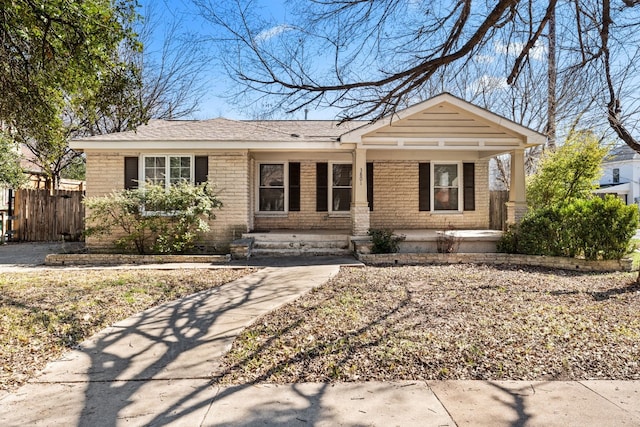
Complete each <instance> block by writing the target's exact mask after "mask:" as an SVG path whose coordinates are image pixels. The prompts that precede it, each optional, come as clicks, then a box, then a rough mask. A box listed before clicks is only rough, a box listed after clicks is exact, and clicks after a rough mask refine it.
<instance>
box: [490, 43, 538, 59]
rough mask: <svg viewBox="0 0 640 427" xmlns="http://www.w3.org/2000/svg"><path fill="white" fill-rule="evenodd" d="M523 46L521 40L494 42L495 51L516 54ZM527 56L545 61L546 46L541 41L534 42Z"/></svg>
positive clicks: (518, 53)
mask: <svg viewBox="0 0 640 427" xmlns="http://www.w3.org/2000/svg"><path fill="white" fill-rule="evenodd" d="M524 46H525V44H524V43H523V42H511V43H509V44H505V43H500V42H496V43H495V46H494V47H495V51H496V53H499V54H507V55H512V56H518V55H520V52H521V51H522V49H524ZM529 57H530V58H531V59H535V60H536V61H545V60H546V58H547V46H546V45H545V44H544V43H542V42H539V41H538V42H536V44H535V45H533V47H532V48H531V50H530V51H529Z"/></svg>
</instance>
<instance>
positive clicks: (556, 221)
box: [498, 196, 638, 260]
mask: <svg viewBox="0 0 640 427" xmlns="http://www.w3.org/2000/svg"><path fill="white" fill-rule="evenodd" d="M637 226H638V208H637V206H636V205H630V206H627V205H625V204H624V203H623V202H622V200H620V199H619V198H617V197H612V196H607V197H606V198H605V199H601V198H598V197H594V198H591V199H576V200H573V201H571V202H568V203H564V204H560V205H555V206H552V207H549V208H545V209H538V210H535V211H532V212H531V213H530V214H528V215H527V216H526V217H525V218H523V219H522V221H521V222H520V223H519V224H517V225H515V226H512V227H510V228H509V229H508V230H507V232H506V233H505V234H504V236H503V237H502V239H501V240H500V242H499V243H498V250H499V251H500V252H508V253H521V254H529V255H549V256H570V257H575V256H580V257H584V258H585V259H588V260H595V259H620V258H622V257H623V256H624V255H625V254H626V253H627V251H628V247H629V242H630V240H631V237H633V235H634V233H635V230H636V228H637Z"/></svg>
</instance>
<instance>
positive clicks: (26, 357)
mask: <svg viewBox="0 0 640 427" xmlns="http://www.w3.org/2000/svg"><path fill="white" fill-rule="evenodd" d="M250 271H251V270H249V269H243V270H230V269H219V270H175V271H152V270H132V271H128V272H127V271H122V270H84V271H69V270H48V271H38V272H26V273H0V389H3V390H8V389H13V388H15V387H17V386H19V385H21V384H23V383H24V382H25V381H26V380H28V379H29V378H31V377H32V376H33V375H34V374H35V373H37V372H38V371H39V370H41V369H42V368H44V366H45V365H46V363H47V362H48V361H50V360H54V359H56V358H58V357H59V356H60V355H61V354H62V353H63V352H64V351H66V350H67V349H69V348H71V347H73V346H74V345H76V344H78V343H79V342H81V341H83V340H84V339H86V338H88V337H89V336H91V335H93V334H94V333H96V332H98V331H99V330H101V329H103V328H105V327H106V326H108V325H110V324H113V323H114V322H116V321H118V320H122V319H125V318H127V317H129V316H131V315H132V314H134V313H137V312H140V311H142V310H145V309H147V308H150V307H153V306H155V305H158V304H160V303H163V302H165V301H170V300H173V299H176V298H180V297H182V296H186V295H189V294H192V293H195V292H198V291H201V290H205V289H209V288H211V287H214V286H219V285H221V284H223V283H226V282H229V281H232V280H234V279H236V278H238V277H241V276H244V275H246V274H248V273H249V272H250Z"/></svg>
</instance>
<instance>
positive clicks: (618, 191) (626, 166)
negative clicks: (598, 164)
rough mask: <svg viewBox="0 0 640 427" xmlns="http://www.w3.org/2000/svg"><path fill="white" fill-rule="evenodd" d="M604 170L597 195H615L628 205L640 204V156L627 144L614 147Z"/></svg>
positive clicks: (604, 164)
mask: <svg viewBox="0 0 640 427" xmlns="http://www.w3.org/2000/svg"><path fill="white" fill-rule="evenodd" d="M602 169H603V175H602V178H600V188H599V189H597V190H596V191H595V193H596V194H600V195H605V194H613V195H615V196H617V197H620V198H621V199H622V200H624V202H625V203H626V204H627V205H631V204H634V203H638V202H640V154H638V153H637V152H636V151H634V150H633V149H632V148H631V147H629V146H628V145H626V144H625V145H620V146H617V147H614V148H613V149H612V150H611V152H610V153H609V156H607V157H606V159H605V161H604V162H602Z"/></svg>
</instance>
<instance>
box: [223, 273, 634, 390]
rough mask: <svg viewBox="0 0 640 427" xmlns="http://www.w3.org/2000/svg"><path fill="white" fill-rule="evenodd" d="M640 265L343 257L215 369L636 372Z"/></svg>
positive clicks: (540, 376)
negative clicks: (513, 265) (526, 265)
mask: <svg viewBox="0 0 640 427" xmlns="http://www.w3.org/2000/svg"><path fill="white" fill-rule="evenodd" d="M635 276H636V274H635V273H615V274H579V273H569V272H563V271H551V270H543V269H510V268H498V267H488V266H472V265H455V266H420V267H397V268H392V267H387V268H374V267H367V268H364V269H357V268H353V269H343V270H342V271H341V273H340V274H339V275H338V276H336V277H335V278H334V279H333V280H331V281H330V282H329V283H327V284H326V285H325V286H322V287H320V288H317V289H315V290H314V291H313V292H311V293H309V294H308V295H306V296H304V297H303V298H301V299H299V300H297V301H295V302H294V303H292V304H289V305H287V306H285V307H282V308H281V309H279V310H276V311H274V312H272V313H270V314H268V315H266V316H264V317H262V318H261V319H259V320H258V321H257V322H256V323H255V324H254V325H253V326H251V327H250V328H248V329H247V330H246V331H245V332H244V333H243V334H242V335H241V336H240V337H239V338H238V339H237V340H236V341H235V343H234V345H233V348H232V349H231V351H230V352H229V353H228V354H227V356H226V359H225V364H226V367H227V373H226V374H225V375H224V376H222V377H221V378H220V379H219V381H220V382H222V383H227V384H229V383H245V382H280V383H293V382H304V381H323V382H324V381H366V380H419V379H492V380H506V379H512V380H549V379H557V380H569V379H571V380H577V379H640V360H639V359H640V316H639V313H640V286H639V285H638V284H636V283H635Z"/></svg>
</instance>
